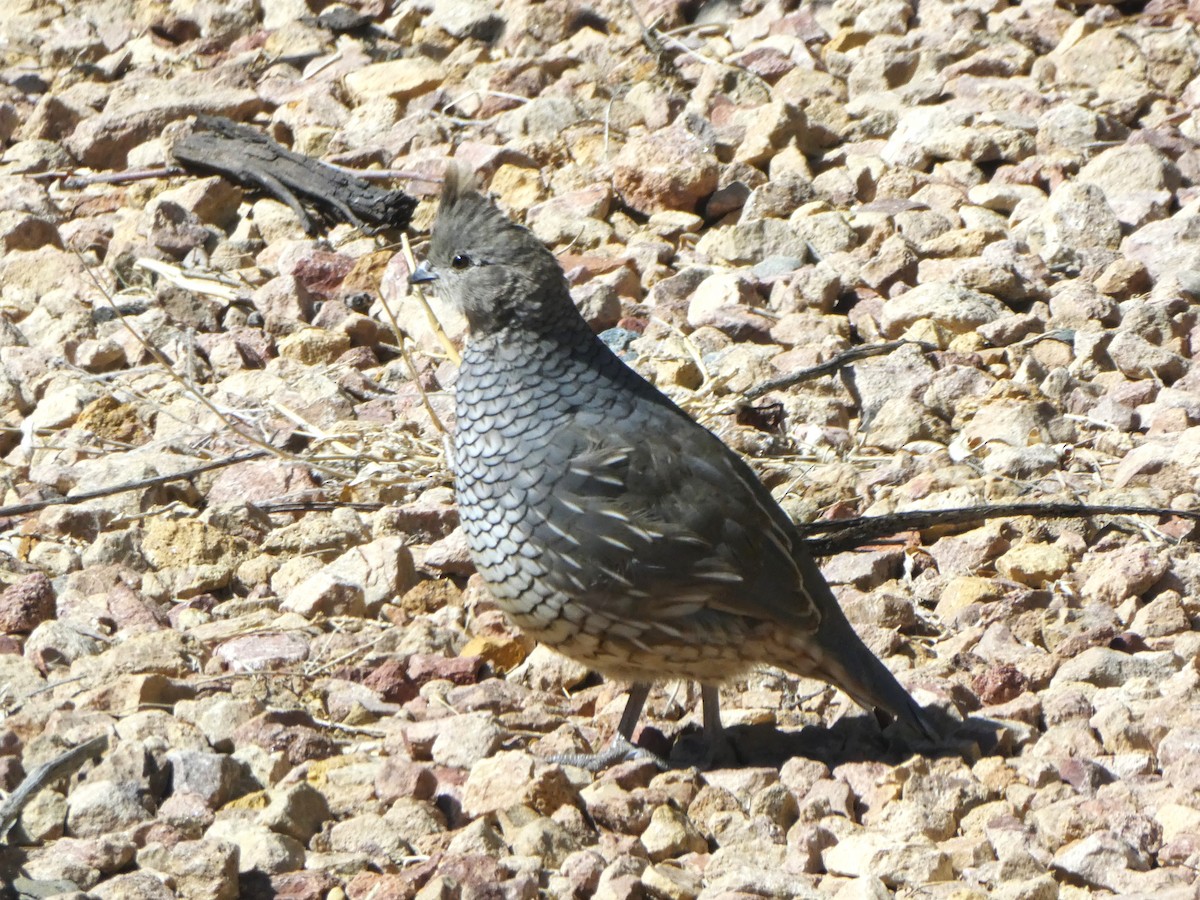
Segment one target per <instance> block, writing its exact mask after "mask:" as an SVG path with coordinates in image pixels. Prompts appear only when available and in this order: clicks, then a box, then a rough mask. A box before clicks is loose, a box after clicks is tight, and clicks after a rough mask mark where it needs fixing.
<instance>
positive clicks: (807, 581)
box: [411, 166, 934, 746]
mask: <svg viewBox="0 0 1200 900" xmlns="http://www.w3.org/2000/svg"><path fill="white" fill-rule="evenodd" d="M411 280H412V281H413V282H414V283H417V284H422V283H430V284H431V286H432V287H433V288H434V289H435V290H437V291H438V292H439V294H440V295H441V296H442V298H443V299H444V300H446V301H447V302H448V303H450V304H451V305H453V306H454V307H455V308H457V309H458V310H460V311H461V312H462V313H463V314H464V315H465V317H466V319H467V323H468V326H469V331H470V336H469V339H468V342H467V345H466V349H465V351H464V353H463V362H462V368H461V370H460V372H459V376H458V385H457V388H456V411H457V417H458V424H457V429H456V432H455V436H454V454H453V455H454V459H453V463H452V465H453V470H454V476H455V490H456V492H457V498H458V507H459V512H460V515H461V519H462V524H463V529H464V531H465V532H466V536H467V542H468V545H469V547H470V551H471V555H472V558H473V559H474V562H475V565H476V566H477V567H478V570H479V573H480V574H481V575H482V576H483V579H484V581H485V582H486V583H487V585H488V587H489V589H490V590H491V593H492V594H493V596H494V597H495V599H496V602H497V603H498V604H499V605H500V607H501V608H502V609H503V610H504V611H505V613H506V614H507V615H508V616H509V618H510V619H511V620H512V621H513V622H514V623H515V624H516V625H517V626H518V627H520V628H521V629H523V630H524V631H525V632H526V633H527V634H529V635H530V636H531V637H533V638H536V639H537V640H539V641H542V642H543V643H545V644H547V645H548V646H550V647H552V648H554V649H555V650H558V651H560V652H561V653H564V654H566V655H567V656H570V657H573V658H574V659H576V660H579V661H580V662H582V663H584V664H586V665H587V666H589V667H591V668H594V669H596V670H598V671H599V672H601V673H603V674H604V675H607V676H610V677H613V678H621V679H627V680H629V681H632V682H633V683H634V686H633V689H632V691H631V693H630V697H629V701H628V703H627V705H626V708H625V713H624V715H623V716H622V718H621V723H620V726H619V729H618V731H619V737H618V741H620V739H624V741H625V742H626V744H625V746H628V742H629V741H630V740H631V739H632V736H633V731H634V728H635V727H636V725H637V721H638V717H639V715H640V714H641V709H642V706H643V704H644V703H645V700H646V696H647V694H648V692H649V685H650V683H651V682H653V681H662V680H668V679H676V678H680V679H694V680H696V681H698V682H700V684H701V698H702V701H703V706H704V728H705V736H706V738H710V737H711V738H713V739H716V738H719V737H720V714H719V711H718V693H717V686H718V685H719V684H721V683H722V682H723V681H726V680H728V679H730V678H732V677H734V676H736V675H738V674H739V673H742V672H744V671H746V670H747V669H749V668H751V667H753V666H755V665H756V664H769V665H772V666H778V667H779V668H782V669H786V670H787V671H790V672H794V673H796V674H797V675H802V676H806V677H815V678H820V679H823V680H824V681H827V682H829V683H831V684H833V685H835V686H837V687H839V688H841V689H842V690H843V691H845V692H846V693H847V694H849V695H850V697H852V698H853V699H854V700H855V701H856V702H858V703H859V704H860V705H862V706H863V707H866V708H868V709H871V708H876V709H882V710H886V711H887V712H888V713H890V714H891V715H892V716H894V717H896V718H898V719H900V720H901V721H903V722H905V723H907V724H908V725H910V726H912V727H913V728H914V729H915V730H916V731H917V732H918V733H920V734H922V735H924V736H926V737H931V736H932V735H933V731H934V729H933V728H932V727H931V725H930V723H929V720H928V719H927V718H926V716H925V715H924V714H923V713H922V710H921V709H920V707H918V706H917V705H916V703H915V702H914V701H913V699H912V698H911V697H910V696H909V695H908V693H907V692H906V691H905V690H904V688H903V687H901V686H900V684H899V683H898V682H897V681H896V679H895V678H894V677H893V676H892V673H891V672H889V671H888V670H887V668H885V667H884V665H883V664H882V663H881V662H880V661H879V660H878V659H877V658H876V657H875V656H874V655H873V654H872V653H871V651H870V650H868V649H867V647H866V645H865V644H863V642H862V641H861V640H860V639H859V637H858V635H857V634H855V633H854V630H853V629H852V628H851V627H850V624H849V623H848V622H847V621H846V617H845V615H844V614H843V613H842V610H841V608H840V607H839V606H838V603H837V600H836V599H835V598H834V596H833V593H832V592H831V591H830V589H829V586H828V585H827V584H826V582H825V579H824V578H823V577H822V576H821V573H820V571H819V570H818V569H817V566H816V564H815V563H814V562H813V560H812V558H811V557H810V556H809V554H808V553H807V552H806V551H805V549H804V546H803V542H802V539H801V536H800V534H799V533H798V531H797V529H796V527H795V526H794V524H793V523H792V521H791V520H790V519H789V518H788V516H787V514H786V513H784V512H783V510H781V509H780V508H779V506H778V505H777V504H776V502H775V500H774V499H773V498H772V497H771V494H770V493H769V492H768V491H767V489H766V488H765V487H763V485H762V484H761V483H760V482H759V480H758V478H757V477H756V476H755V475H754V473H753V471H751V469H750V467H749V466H747V465H746V463H745V462H743V461H742V460H741V459H740V458H739V457H738V456H737V455H735V454H734V453H733V452H732V451H731V450H730V449H729V448H728V447H726V446H725V445H724V444H723V443H721V441H720V440H719V439H718V438H717V437H716V436H715V435H713V434H712V433H711V432H709V431H707V430H706V429H704V428H703V427H701V426H700V425H698V424H696V423H695V422H694V421H692V420H691V419H690V418H688V416H687V415H686V414H685V413H684V412H683V411H682V410H680V409H679V408H678V407H677V406H676V405H675V404H674V403H672V402H671V401H670V400H669V399H667V397H665V396H664V395H663V394H661V393H660V392H659V391H658V390H657V389H655V388H654V387H653V386H651V385H650V384H649V383H648V382H647V381H645V380H644V379H643V378H642V377H641V376H640V375H638V374H637V373H636V372H634V371H633V370H632V369H630V368H629V367H628V366H627V365H625V363H623V362H622V361H621V360H620V359H619V358H618V357H617V356H616V355H615V354H614V353H613V352H612V351H611V350H610V349H609V348H608V346H607V345H605V343H604V342H603V341H601V340H600V339H599V338H598V337H597V336H596V335H595V334H593V333H592V331H591V329H590V328H589V327H588V325H587V323H586V322H585V321H584V319H583V317H582V316H581V315H580V314H579V312H578V311H577V310H576V309H575V306H574V304H573V303H572V301H571V296H570V294H569V292H568V288H567V281H566V277H565V276H564V274H563V270H562V267H561V266H559V264H558V262H557V260H556V259H555V258H554V256H553V255H552V254H551V253H550V251H549V250H548V249H547V248H546V247H545V246H544V245H543V244H542V243H541V242H540V241H539V240H538V239H537V238H536V237H534V235H533V234H532V233H530V232H529V231H528V230H527V229H525V228H523V227H521V226H519V225H517V224H515V223H513V222H512V221H510V220H509V219H508V218H506V217H505V216H504V214H503V213H501V212H500V210H499V209H498V208H497V207H496V206H495V205H494V204H493V203H492V202H491V201H490V200H488V199H487V198H485V197H484V196H483V195H482V194H480V193H479V192H478V191H476V190H475V189H473V188H472V187H471V185H470V177H469V175H468V174H467V173H465V172H464V171H462V170H460V169H458V168H456V167H453V166H452V167H451V169H450V171H449V172H448V173H447V176H446V184H445V187H444V188H443V191H442V195H441V200H440V204H439V207H438V211H437V218H436V221H435V223H434V226H433V233H432V237H431V241H430V247H429V251H428V256H427V259H426V261H425V262H424V263H422V264H421V265H420V266H419V267H418V268H417V270H416V271H415V272H414V273H413V274H412V277H411Z"/></svg>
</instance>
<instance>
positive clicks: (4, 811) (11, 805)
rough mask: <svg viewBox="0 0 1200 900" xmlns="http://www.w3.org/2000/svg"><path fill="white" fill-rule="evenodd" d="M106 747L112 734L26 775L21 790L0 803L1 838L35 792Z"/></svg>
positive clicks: (61, 755) (19, 788)
mask: <svg viewBox="0 0 1200 900" xmlns="http://www.w3.org/2000/svg"><path fill="white" fill-rule="evenodd" d="M106 749H108V735H106V734H101V735H98V736H97V737H94V738H92V739H91V740H90V741H84V742H83V743H82V744H80V745H79V746H78V747H72V748H71V749H70V750H68V751H67V752H66V753H62V754H60V755H58V756H56V757H54V759H52V760H50V761H48V762H44V763H42V764H41V765H40V766H38V767H37V768H36V769H34V770H33V771H32V772H30V773H29V774H28V775H26V776H25V780H24V781H22V782H21V783H20V784H19V785H18V786H17V789H16V790H15V791H13V792H12V793H11V794H9V795H8V797H7V798H6V799H5V801H4V802H3V803H0V840H3V839H4V836H5V835H7V834H8V829H9V828H11V827H12V824H13V822H15V821H16V820H17V816H19V815H20V814H21V810H22V809H24V808H25V806H26V804H28V803H29V801H30V800H31V799H32V798H33V795H34V794H36V793H37V792H38V791H40V790H41V789H42V788H44V787H45V786H46V785H48V784H50V783H51V782H53V781H57V780H58V779H59V778H61V777H63V776H64V775H72V774H74V773H75V772H76V771H77V770H78V769H79V768H80V766H82V765H83V764H84V763H85V762H87V761H88V760H89V759H91V758H93V757H95V756H99V755H100V754H101V753H103V752H104V751H105V750H106Z"/></svg>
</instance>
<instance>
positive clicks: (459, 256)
mask: <svg viewBox="0 0 1200 900" xmlns="http://www.w3.org/2000/svg"><path fill="white" fill-rule="evenodd" d="M470 264H471V257H469V256H467V254H465V253H455V254H454V258H453V259H452V260H450V265H451V266H453V267H454V268H456V269H465V268H466V267H467V266H469V265H470Z"/></svg>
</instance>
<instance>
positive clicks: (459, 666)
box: [408, 653, 483, 684]
mask: <svg viewBox="0 0 1200 900" xmlns="http://www.w3.org/2000/svg"><path fill="white" fill-rule="evenodd" d="M482 668H483V660H482V659H480V658H479V657H477V656H457V657H453V658H447V657H445V656H434V655H433V654H427V653H419V654H416V655H415V656H412V657H409V660H408V677H409V678H411V679H412V680H413V681H415V682H416V683H417V684H425V682H427V681H435V680H441V679H444V680H446V681H452V682H454V683H455V684H474V683H475V682H476V681H478V680H479V671H480V669H482Z"/></svg>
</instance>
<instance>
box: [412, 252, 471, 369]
mask: <svg viewBox="0 0 1200 900" xmlns="http://www.w3.org/2000/svg"><path fill="white" fill-rule="evenodd" d="M400 243H401V247H402V248H403V251H404V262H405V263H406V264H407V265H408V271H410V272H415V271H416V270H417V260H416V257H414V256H413V252H412V246H411V245H410V244H409V243H408V235H407V234H404V233H403V232H401V234H400ZM412 288H413V296H415V297H416V298H417V303H419V304H421V308H422V309H424V310H425V317H426V318H427V319H428V320H429V327H430V329H431V330H432V331H433V333H434V335H435V336H436V337H437V339H438V343H440V344H441V345H442V349H444V350H445V351H446V355H447V356H449V357H450V360H451V361H452V362H453V363H454V364H455V365H456V366H461V365H462V355H461V354H460V353H459V352H458V348H457V347H455V346H454V342H453V341H452V340H450V338H449V336H448V335H447V334H446V331H445V329H444V328H442V323H441V322H439V321H438V317H437V315H436V314H435V313H434V311H433V307H432V306H430V305H429V301H428V300H426V299H425V293H424V292H423V291H422V290H421V288H420V286H418V285H415V284H414V285H413V286H412Z"/></svg>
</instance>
